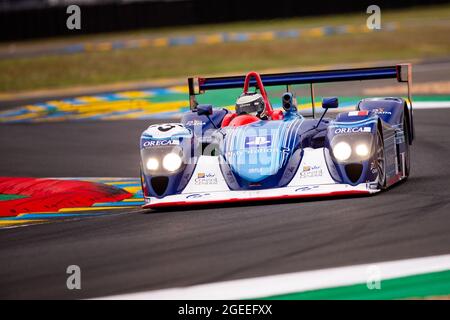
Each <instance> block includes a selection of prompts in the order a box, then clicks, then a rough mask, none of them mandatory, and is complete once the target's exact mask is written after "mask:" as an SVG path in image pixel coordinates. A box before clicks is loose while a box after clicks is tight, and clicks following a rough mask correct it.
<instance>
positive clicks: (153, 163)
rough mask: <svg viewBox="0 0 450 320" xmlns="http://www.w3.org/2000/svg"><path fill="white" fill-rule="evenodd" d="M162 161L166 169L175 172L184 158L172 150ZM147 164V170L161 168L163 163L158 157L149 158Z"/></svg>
mask: <svg viewBox="0 0 450 320" xmlns="http://www.w3.org/2000/svg"><path fill="white" fill-rule="evenodd" d="M161 162H162V167H163V168H164V169H165V170H167V171H169V172H175V171H177V170H178V169H180V167H181V165H182V164H183V159H182V158H181V156H180V155H179V154H177V153H174V152H170V153H168V154H166V155H165V156H164V157H163V159H162V161H161ZM145 165H146V167H147V170H149V171H156V170H158V169H159V168H160V165H161V163H160V161H159V160H158V159H157V158H148V159H147V161H146V163H145Z"/></svg>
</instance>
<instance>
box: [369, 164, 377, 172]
mask: <svg viewBox="0 0 450 320" xmlns="http://www.w3.org/2000/svg"><path fill="white" fill-rule="evenodd" d="M377 171H378V169H377V165H376V163H375V161H372V162H371V163H370V172H372V174H375V173H377Z"/></svg>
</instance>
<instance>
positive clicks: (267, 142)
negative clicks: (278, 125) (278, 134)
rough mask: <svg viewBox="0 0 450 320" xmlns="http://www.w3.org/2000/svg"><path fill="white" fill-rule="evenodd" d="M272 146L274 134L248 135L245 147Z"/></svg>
mask: <svg viewBox="0 0 450 320" xmlns="http://www.w3.org/2000/svg"><path fill="white" fill-rule="evenodd" d="M270 146H272V136H259V137H246V138H245V147H246V148H250V147H257V148H259V147H270Z"/></svg>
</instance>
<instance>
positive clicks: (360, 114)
mask: <svg viewBox="0 0 450 320" xmlns="http://www.w3.org/2000/svg"><path fill="white" fill-rule="evenodd" d="M368 114H369V111H367V110H363V111H350V112H349V113H348V116H349V117H365V116H367V115H368Z"/></svg>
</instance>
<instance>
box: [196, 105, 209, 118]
mask: <svg viewBox="0 0 450 320" xmlns="http://www.w3.org/2000/svg"><path fill="white" fill-rule="evenodd" d="M197 114H198V115H199V116H210V115H212V114H213V108H212V105H210V104H200V105H198V106H197Z"/></svg>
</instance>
